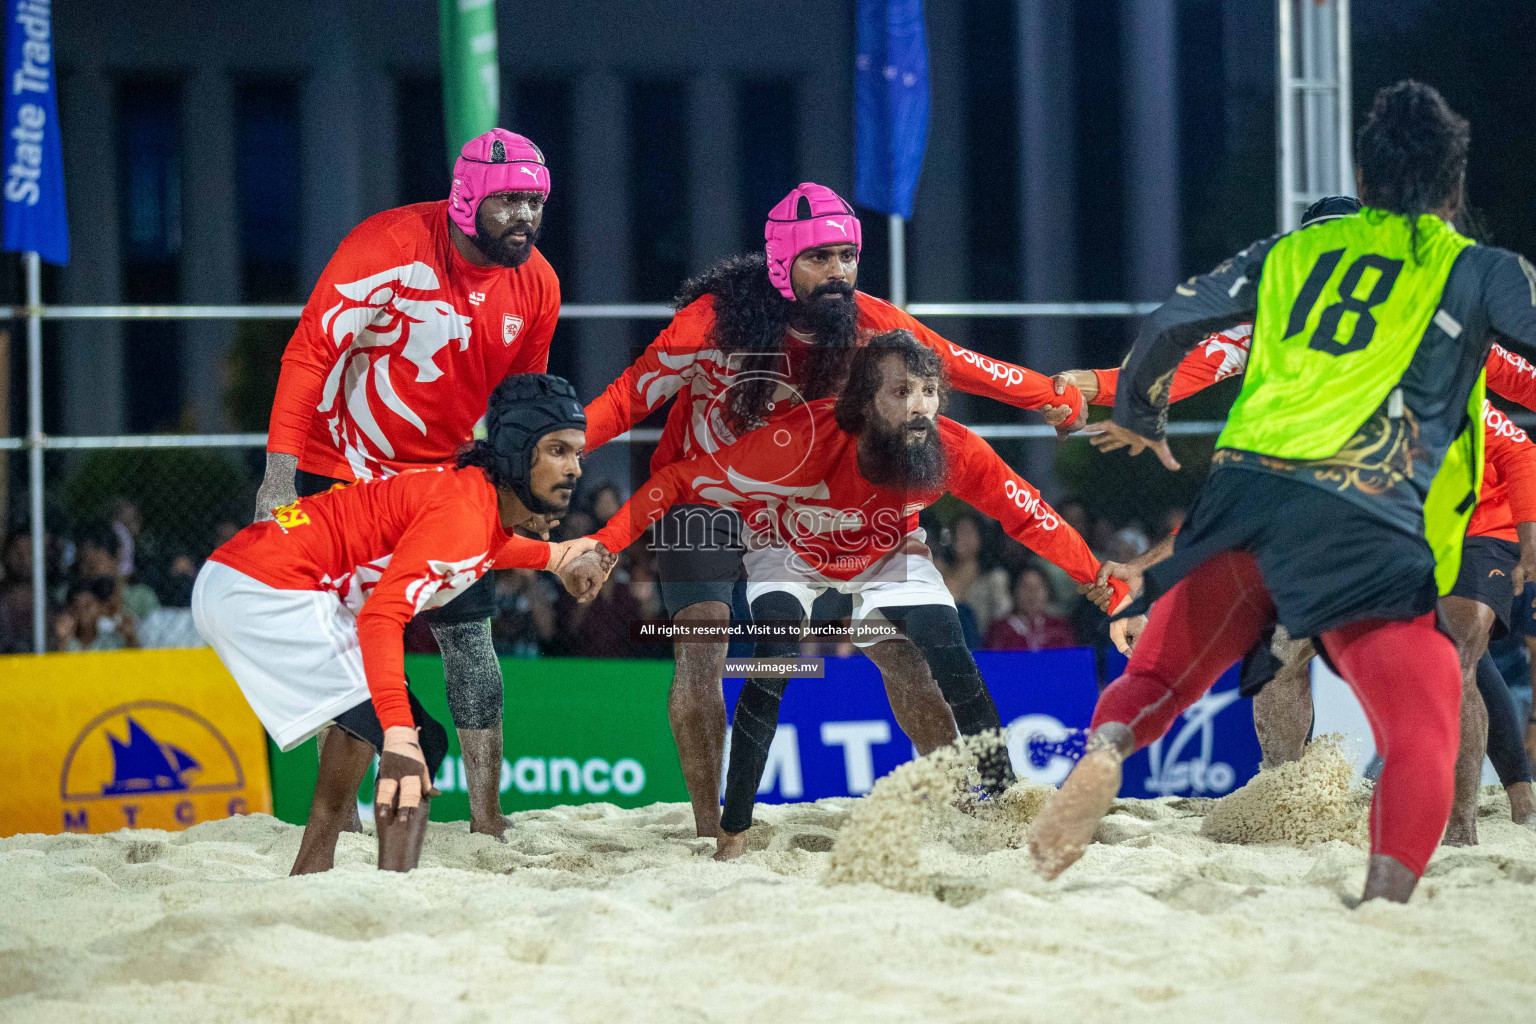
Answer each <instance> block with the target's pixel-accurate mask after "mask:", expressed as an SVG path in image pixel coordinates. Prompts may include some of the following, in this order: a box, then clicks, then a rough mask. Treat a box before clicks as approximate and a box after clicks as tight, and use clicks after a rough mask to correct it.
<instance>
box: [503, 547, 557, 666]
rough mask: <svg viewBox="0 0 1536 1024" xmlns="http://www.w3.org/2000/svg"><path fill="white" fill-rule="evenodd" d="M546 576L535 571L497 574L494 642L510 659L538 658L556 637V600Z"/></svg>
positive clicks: (507, 570)
mask: <svg viewBox="0 0 1536 1024" xmlns="http://www.w3.org/2000/svg"><path fill="white" fill-rule="evenodd" d="M541 576H542V574H540V573H538V572H535V571H534V570H532V569H503V570H499V571H497V573H496V609H497V610H496V617H495V618H494V619H492V620H491V641H492V643H493V644H494V645H495V647H496V653H497V654H499V655H501V656H502V657H506V658H537V657H538V656H539V655H540V654H541V653H542V649H543V647H544V645H546V644H548V643H549V642H550V641H551V640H553V639H554V636H555V601H554V597H553V596H552V595H551V594H550V592H549V584H548V583H547V582H546V581H545V580H544V579H542V578H541Z"/></svg>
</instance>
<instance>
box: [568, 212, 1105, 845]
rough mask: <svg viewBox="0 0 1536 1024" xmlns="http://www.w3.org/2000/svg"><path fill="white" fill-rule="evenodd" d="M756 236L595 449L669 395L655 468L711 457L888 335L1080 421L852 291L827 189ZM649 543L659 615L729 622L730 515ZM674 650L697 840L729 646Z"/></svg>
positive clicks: (659, 344)
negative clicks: (754, 246) (898, 332)
mask: <svg viewBox="0 0 1536 1024" xmlns="http://www.w3.org/2000/svg"><path fill="white" fill-rule="evenodd" d="M764 238H765V246H764V252H763V253H760V254H759V253H752V254H746V255H740V256H734V257H731V258H729V259H727V260H725V261H723V262H721V263H720V264H718V265H717V266H715V267H714V268H712V269H710V270H709V271H707V272H705V273H704V274H703V275H701V276H699V277H697V278H695V279H693V280H691V281H689V282H687V283H686V284H684V285H683V288H682V291H681V292H680V293H679V295H678V297H677V299H676V301H675V306H676V308H677V314H676V315H675V316H674V317H673V319H672V323H671V324H670V325H668V326H667V328H666V329H665V330H663V331H662V332H661V334H660V335H659V336H658V337H657V338H656V340H655V341H654V342H652V343H651V345H650V346H649V347H648V348H647V349H646V350H645V352H644V354H642V355H641V356H640V358H639V359H638V360H637V361H636V363H635V364H634V365H633V366H632V367H630V368H629V369H628V370H626V371H625V372H624V374H623V375H622V376H621V377H620V378H619V379H618V380H616V381H614V383H613V384H612V385H610V386H609V387H608V389H607V390H606V391H605V392H604V393H603V394H602V395H601V396H599V397H598V398H597V399H596V400H595V401H593V402H592V403H591V404H590V405H588V406H587V419H588V424H589V426H588V432H587V433H588V444H589V446H590V447H591V448H592V449H594V450H595V449H596V448H598V447H600V446H601V445H603V444H606V443H607V442H608V441H609V440H611V439H612V438H613V437H615V436H616V435H618V434H620V433H622V432H623V431H625V430H628V429H629V428H630V427H631V426H633V425H634V424H635V423H637V422H638V421H640V420H641V419H644V418H645V417H646V416H647V415H649V414H650V413H652V412H654V411H655V410H656V409H658V408H659V407H660V406H661V405H663V404H664V403H665V402H666V401H667V400H668V399H670V398H672V397H673V396H677V399H678V400H677V402H676V403H675V404H674V405H673V406H672V410H671V413H670V414H669V416H668V418H667V425H666V429H665V431H664V432H663V435H662V439H661V443H660V445H659V446H658V447H657V449H656V453H655V455H654V456H653V457H652V459H651V466H650V469H651V471H652V472H653V473H654V472H656V471H659V470H661V469H662V468H664V467H666V466H668V465H670V464H672V463H674V462H676V461H678V460H679V459H684V458H689V457H692V456H695V455H699V454H705V453H709V452H715V451H719V450H720V449H722V448H724V447H726V446H728V445H730V444H732V443H733V442H734V441H735V440H736V439H737V438H738V437H740V436H741V435H743V434H745V433H747V432H748V431H750V430H753V429H755V428H756V427H758V426H760V425H761V424H762V423H764V422H766V421H767V419H768V418H769V416H770V415H778V414H779V413H782V412H783V411H785V409H786V408H793V407H794V406H796V405H799V404H802V403H804V402H808V401H813V400H815V399H819V398H827V397H830V396H835V395H836V394H837V393H838V390H839V388H840V387H841V385H842V382H843V380H844V378H845V377H846V376H847V373H848V364H849V360H850V359H851V358H852V356H853V353H854V351H855V349H856V348H857V347H858V346H859V345H861V344H863V343H864V342H865V341H867V340H868V339H869V338H870V337H872V336H873V335H875V334H878V333H880V332H882V331H889V330H892V329H895V328H901V329H905V330H908V331H910V332H912V334H913V335H914V336H915V337H916V338H917V339H918V340H919V341H921V342H922V343H923V344H924V345H926V346H928V347H929V348H931V349H932V350H933V351H934V352H935V353H937V354H938V356H939V358H940V359H941V360H942V361H943V364H944V366H945V369H946V370H947V371H948V373H949V376H950V379H951V380H952V381H953V383H954V386H955V387H957V388H959V389H961V390H962V391H967V392H970V393H972V394H978V395H987V396H989V397H992V398H996V399H999V400H1000V401H1004V402H1007V403H1009V404H1010V405H1015V406H1018V407H1020V408H1026V409H1038V410H1040V411H1041V412H1042V413H1044V414H1045V415H1046V418H1047V420H1048V421H1049V422H1051V423H1053V424H1061V423H1065V422H1070V421H1072V420H1074V419H1076V418H1077V416H1078V415H1079V413H1080V411H1081V405H1082V403H1081V402H1080V401H1079V399H1078V396H1077V395H1076V393H1075V392H1074V391H1071V390H1070V389H1069V390H1068V391H1067V394H1066V395H1064V396H1062V397H1058V396H1057V395H1056V394H1055V393H1054V392H1053V391H1052V388H1051V385H1050V381H1049V379H1048V378H1046V377H1043V376H1042V375H1040V374H1038V373H1035V372H1033V371H1031V370H1026V369H1024V368H1023V367H1020V366H1015V365H1013V364H1011V363H1005V362H1002V361H1000V360H994V359H991V358H989V357H987V356H983V355H980V354H979V353H976V352H971V351H969V350H967V349H964V348H962V347H960V346H959V345H955V344H953V343H952V342H949V341H946V340H945V339H943V338H941V337H940V336H939V335H937V334H935V333H934V332H933V331H930V330H929V329H928V328H926V327H924V326H923V325H922V324H920V323H918V322H917V321H916V320H914V319H913V318H912V317H910V316H908V315H907V314H906V313H905V312H903V311H902V310H900V309H898V308H897V307H895V306H892V305H891V304H889V303H887V302H883V301H881V300H880V299H877V298H874V297H873V296H871V295H866V294H865V293H863V292H859V291H856V290H855V286H856V285H857V283H858V273H859V251H860V245H861V240H862V230H861V228H860V225H859V220H858V218H857V217H855V216H854V214H853V209H852V207H850V206H849V205H848V204H847V203H846V202H844V201H843V199H842V198H840V197H839V196H838V195H837V194H836V193H835V192H833V191H832V190H831V189H829V188H826V187H824V186H821V185H816V184H812V183H810V182H807V183H804V184H802V185H800V186H799V187H797V188H796V189H794V190H793V191H792V192H790V193H789V195H787V196H785V197H784V199H783V200H782V201H780V202H779V204H778V205H776V206H775V207H774V208H773V210H772V211H771V212H770V213H769V215H768V221H767V224H766V226H765V228H764ZM653 544H654V546H655V550H656V560H657V574H658V577H659V582H660V584H661V594H662V600H663V603H664V604H665V605H666V608H667V612H668V614H670V615H671V616H672V617H673V618H674V619H677V620H681V621H689V622H696V623H714V624H718V625H721V626H724V624H725V623H726V622H728V621H729V619H730V608H731V595H732V589H733V587H734V586H735V584H736V582H737V580H738V578H739V577H740V575H741V564H742V563H741V560H742V553H743V548H742V544H741V523H740V519H739V517H738V516H737V515H736V513H735V512H733V511H731V510H729V509H719V508H707V507H701V506H698V505H682V506H679V507H676V508H673V509H671V510H670V511H669V512H668V514H667V515H666V516H665V517H664V518H663V519H662V521H661V522H660V523H658V524H657V527H656V533H655V535H654V537H653ZM886 646H888V647H892V648H895V647H896V646H897V645H886ZM675 652H676V660H677V668H676V671H675V674H674V676H673V681H672V690H671V694H670V696H669V699H668V709H667V710H668V714H669V717H670V719H671V723H672V734H673V737H674V738H675V739H676V741H677V748H678V755H679V759H680V760H681V762H682V767H683V777H684V779H685V780H686V782H687V784H688V793H689V795H690V797H691V798H692V801H693V812H694V822H695V825H696V826H697V830H698V834H699V835H701V836H713V835H715V834H716V833H717V832H718V818H719V807H720V789H719V784H720V783H719V780H720V768H721V765H720V761H721V757H722V754H723V749H724V744H725V731H726V726H727V722H726V717H725V698H724V696H723V694H722V693H721V687H720V677H721V673H722V671H723V669H724V662H725V654H726V644H725V643H724V642H721V643H717V644H716V643H686V644H678V645H677V646H676V648H675ZM895 653H896V652H894V651H893V652H891V654H886V653H884V652H882V654H881V655H879V656H880V657H891V656H893V655H894V654H895ZM912 667H914V666H913V665H912V663H911V660H910V659H909V660H907V661H906V662H904V664H900V665H899V664H895V663H891V664H887V665H882V669H884V670H886V671H887V672H902V671H907V670H909V669H910V668H912ZM916 667H919V668H920V665H919V666H916Z"/></svg>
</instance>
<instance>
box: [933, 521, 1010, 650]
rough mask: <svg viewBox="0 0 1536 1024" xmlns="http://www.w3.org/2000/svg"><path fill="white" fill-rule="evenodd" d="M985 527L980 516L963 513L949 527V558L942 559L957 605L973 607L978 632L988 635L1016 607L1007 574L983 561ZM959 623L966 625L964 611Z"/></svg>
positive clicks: (950, 590) (947, 584)
mask: <svg viewBox="0 0 1536 1024" xmlns="http://www.w3.org/2000/svg"><path fill="white" fill-rule="evenodd" d="M982 529H983V525H982V520H981V517H980V516H978V515H976V514H975V513H974V512H966V513H964V514H963V515H961V516H960V518H958V519H956V520H955V521H954V523H953V524H951V526H950V534H949V557H948V558H945V559H942V560H940V561H939V572H940V573H942V574H943V576H944V585H945V586H947V587H948V588H949V593H950V596H951V597H953V598H954V599H955V605H956V607H957V608H958V607H959V606H960V605H966V606H968V607H969V608H970V610H971V613H972V615H973V616H974V619H975V627H974V629H975V631H976V633H977V634H978V635H983V634H985V633H986V631H987V629H988V627H990V626H991V625H992V623H993V622H995V621H996V620H997V619H1000V618H1002V617H1003V616H1004V615H1007V614H1008V612H1009V609H1011V608H1012V606H1013V605H1012V602H1011V601H1010V600H1009V597H1008V574H1007V573H1005V572H1003V570H1001V569H999V568H996V567H990V568H989V567H987V566H984V565H983V563H982V557H981V546H982V545H981V539H982ZM960 622H961V626H962V627H964V625H965V614H964V612H962V613H961V615H960Z"/></svg>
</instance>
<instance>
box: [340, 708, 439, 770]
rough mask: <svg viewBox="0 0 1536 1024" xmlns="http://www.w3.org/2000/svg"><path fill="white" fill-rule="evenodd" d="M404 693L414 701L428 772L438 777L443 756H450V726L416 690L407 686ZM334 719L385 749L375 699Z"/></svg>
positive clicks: (413, 714)
mask: <svg viewBox="0 0 1536 1024" xmlns="http://www.w3.org/2000/svg"><path fill="white" fill-rule="evenodd" d="M405 695H406V699H407V700H409V701H410V704H411V718H412V719H413V720H414V721H415V723H416V739H417V742H418V743H420V744H421V756H422V757H424V758H426V760H427V773H428V774H429V775H430V776H431V777H432V778H434V779H435V778H437V773H438V771H439V770H441V769H442V767H443V758H444V757H446V756H448V730H447V729H445V728H443V725H442V723H441V722H439V721H438V720H437V719H435V718H433V717H432V716H431V715H430V714H428V713H427V709H426V708H424V707H422V706H421V701H419V700H417V699H416V695H415V694H414V693H412V692H411V691H410V690H406V691H405ZM334 721H335V723H336V725H337V726H338V727H339V728H340V729H341V730H342V731H343V732H345V733H347V734H348V735H350V736H352V737H354V738H356V739H360V740H362V741H363V742H364V743H366V744H368V745H369V746H371V747H373V749H374V750H383V749H384V727H383V726H382V725H380V724H379V716H378V714H377V713H376V712H375V711H374V710H373V701H371V700H365V701H363V702H362V703H361V704H359V705H357V706H356V707H354V708H351V709H350V710H347V711H344V712H342V713H341V714H339V715H337V716H336V718H335V719H334Z"/></svg>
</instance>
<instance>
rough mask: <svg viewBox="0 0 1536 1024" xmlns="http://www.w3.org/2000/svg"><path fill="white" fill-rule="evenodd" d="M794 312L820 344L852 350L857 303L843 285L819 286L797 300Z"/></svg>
mask: <svg viewBox="0 0 1536 1024" xmlns="http://www.w3.org/2000/svg"><path fill="white" fill-rule="evenodd" d="M796 312H797V313H799V314H800V315H799V317H798V318H797V319H799V321H800V323H801V325H802V326H803V327H806V328H809V329H810V331H811V333H812V334H814V335H816V341H817V343H818V344H820V345H828V346H834V347H836V346H846V347H852V346H853V344H854V343H855V341H856V340H857V338H858V324H859V304H858V303H857V302H855V301H854V298H853V288H852V287H850V286H849V285H848V284H847V283H846V282H843V281H830V282H828V283H827V284H824V285H822V286H821V287H819V288H817V289H816V290H815V291H813V292H811V294H809V295H807V296H806V297H805V298H804V299H802V300H801V301H800V303H799V308H798V309H797V310H796Z"/></svg>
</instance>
